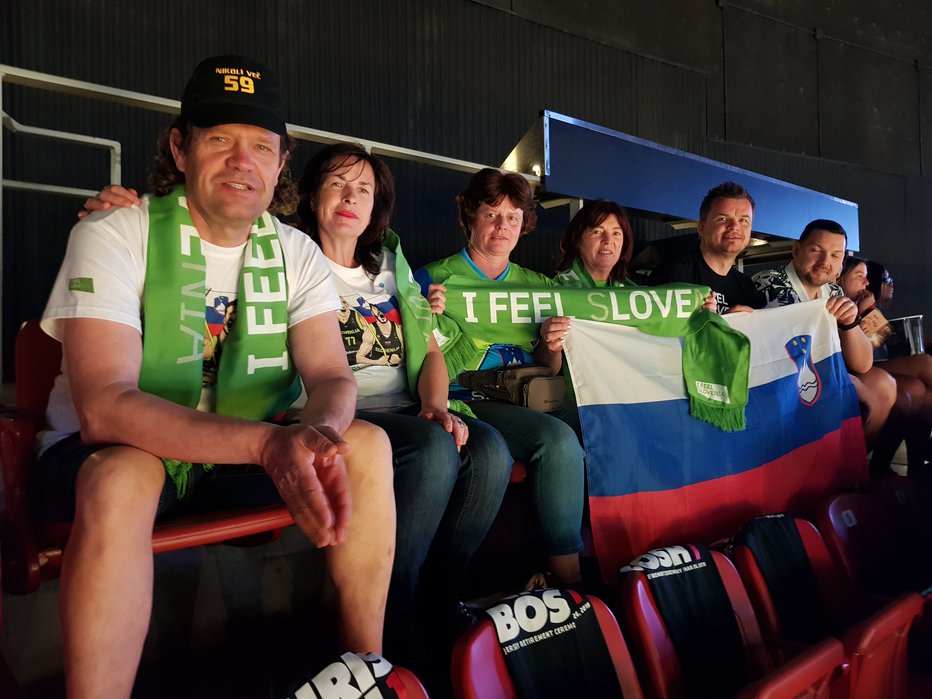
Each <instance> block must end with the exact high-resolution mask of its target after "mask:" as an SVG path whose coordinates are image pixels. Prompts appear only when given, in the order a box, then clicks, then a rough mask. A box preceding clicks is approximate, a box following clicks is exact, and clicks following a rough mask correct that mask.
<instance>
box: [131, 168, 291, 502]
mask: <svg viewBox="0 0 932 699" xmlns="http://www.w3.org/2000/svg"><path fill="white" fill-rule="evenodd" d="M206 275H207V261H206V259H205V257H204V254H203V252H202V251H201V239H200V237H199V236H198V233H197V229H196V228H195V227H194V223H193V221H192V220H191V214H190V213H189V212H188V208H187V200H186V198H185V190H184V187H183V186H179V187H176V188H175V189H174V190H173V191H172V192H171V193H170V194H168V195H166V196H164V197H152V198H151V199H149V236H148V249H147V259H146V280H145V286H144V291H143V333H142V336H143V350H142V367H141V369H140V372H139V387H140V389H142V390H143V391H145V392H147V393H152V394H154V395H156V396H159V397H161V398H165V399H166V400H170V401H172V402H173V403H177V404H178V405H183V406H186V407H189V408H194V407H197V404H198V401H199V399H200V395H201V389H202V384H203V371H204V365H203V362H204V333H205V329H206V320H205V311H206V300H205V299H206V294H207V288H206ZM216 391H217V402H216V406H217V407H216V411H217V413H218V414H220V415H229V416H233V417H239V418H243V419H247V420H264V419H267V418H269V417H272V416H275V415H277V414H279V413H280V412H282V411H284V410H285V409H286V408H287V407H288V406H289V405H291V403H292V402H293V401H294V399H295V398H296V397H297V396H298V394H299V393H300V385H299V383H298V377H297V372H296V371H295V368H294V365H293V363H292V362H291V357H290V355H289V353H288V284H287V280H286V275H285V259H284V253H283V252H282V245H281V241H280V240H279V237H278V231H277V229H276V228H275V224H274V222H273V220H272V217H271V216H270V215H269V214H268V213H267V212H266V213H263V215H262V217H261V218H259V219H258V220H257V221H256V222H255V223H254V224H253V226H252V230H251V231H250V233H249V239H248V241H247V243H246V251H245V257H244V260H243V268H242V271H241V272H240V277H239V284H238V295H237V318H236V322H235V323H234V324H233V328H232V331H231V332H230V335H229V336H228V337H227V338H226V341H225V343H224V346H223V361H222V362H221V363H220V367H219V370H218V375H217V386H216ZM164 461H165V467H166V469H167V470H168V473H169V475H170V476H171V477H172V480H174V482H175V485H176V487H177V488H178V494H179V496H181V497H183V496H184V494H185V492H186V490H187V481H188V475H189V473H190V470H191V468H192V465H191V464H190V463H186V462H179V461H176V460H173V459H164ZM208 467H209V465H205V468H208Z"/></svg>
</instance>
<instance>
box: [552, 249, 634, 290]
mask: <svg viewBox="0 0 932 699" xmlns="http://www.w3.org/2000/svg"><path fill="white" fill-rule="evenodd" d="M553 280H554V281H555V282H556V283H557V284H559V285H560V286H565V287H567V288H569V289H596V288H604V287H606V286H608V287H613V288H620V287H623V286H634V283H633V282H631V281H630V280H627V279H626V280H625V281H624V282H619V281H608V282H606V283H604V284H602V285H601V286H599V285H598V284H596V283H595V280H593V278H592V275H591V274H589V270H588V269H586V266H585V265H584V264H583V263H582V260H580V259H579V258H578V257H577V258H576V259H574V260H573V264H572V265H570V268H569V269H565V270H563V271H562V272H557V273H556V274H555V275H554V277H553Z"/></svg>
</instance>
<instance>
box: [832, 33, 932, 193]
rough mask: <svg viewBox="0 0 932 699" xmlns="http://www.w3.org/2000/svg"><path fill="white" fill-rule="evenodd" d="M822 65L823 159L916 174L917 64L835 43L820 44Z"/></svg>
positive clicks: (917, 153)
mask: <svg viewBox="0 0 932 699" xmlns="http://www.w3.org/2000/svg"><path fill="white" fill-rule="evenodd" d="M819 66H820V70H819V73H820V83H821V103H820V104H821V107H820V111H821V113H822V156H823V157H826V158H832V159H836V160H847V161H849V162H857V163H859V164H861V165H863V166H865V167H870V168H875V169H877V170H884V171H887V172H895V173H900V174H904V175H918V174H919V164H920V154H919V113H918V112H919V106H918V84H917V73H916V69H915V66H914V65H913V64H911V63H906V62H904V61H900V60H896V59H893V58H888V57H886V56H881V55H878V54H876V53H872V52H870V51H865V50H862V49H858V48H855V47H852V46H847V45H844V44H839V43H837V42H833V41H821V42H820V43H819ZM853 115H857V118H852V117H853Z"/></svg>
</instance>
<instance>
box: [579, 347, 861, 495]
mask: <svg viewBox="0 0 932 699" xmlns="http://www.w3.org/2000/svg"><path fill="white" fill-rule="evenodd" d="M816 368H817V370H818V373H819V375H820V376H821V379H822V393H821V396H820V398H819V400H817V401H816V403H815V404H814V405H813V406H811V407H806V406H804V405H802V404H801V402H800V399H799V393H798V391H797V388H796V380H797V377H796V374H795V373H794V374H791V375H789V376H786V377H784V378H781V379H777V380H775V381H772V382H770V383H767V384H763V385H760V386H756V387H754V388H752V389H751V392H750V396H749V399H748V406H747V424H748V426H747V429H745V430H743V431H740V432H727V433H726V432H722V431H721V430H720V429H718V428H717V427H714V426H712V425H710V424H708V423H705V422H702V421H700V420H697V419H695V418H693V417H690V415H689V402H688V401H687V400H686V399H682V400H672V401H660V402H652V403H633V404H615V405H612V404H609V405H590V406H580V408H579V414H580V420H581V422H582V428H583V434H584V437H585V441H586V452H587V459H588V460H589V463H590V467H589V494H590V495H592V496H615V495H627V494H629V493H635V492H641V491H660V490H670V489H673V488H681V487H683V486H686V485H691V484H694V483H701V482H704V481H708V480H711V479H714V478H721V477H723V476H729V475H733V474H737V473H743V472H745V471H749V470H751V469H754V468H757V467H759V466H763V465H764V464H766V463H768V462H770V461H773V460H775V459H777V458H779V457H781V456H784V455H785V454H787V453H789V452H791V451H793V450H794V449H796V448H798V447H800V446H803V445H805V444H809V443H811V442H815V441H817V440H819V439H821V438H822V437H824V436H825V435H826V434H828V433H830V432H834V431H836V430H837V429H838V427H839V424H840V423H841V421H842V420H845V419H848V418H851V417H854V416H856V415H858V414H859V412H858V411H859V405H858V401H857V397H856V395H855V392H854V387H853V386H852V385H851V381H850V380H849V378H848V374H847V371H846V370H845V367H844V363H843V361H842V358H841V354H840V353H836V354H834V355H832V356H830V357H828V358H826V359H824V360H822V361H821V362H819V363H818V364H817V365H816ZM594 463H600V464H602V465H604V464H614V466H613V467H611V468H604V467H598V468H593V467H592V464H594ZM806 467H807V466H806V464H800V468H806Z"/></svg>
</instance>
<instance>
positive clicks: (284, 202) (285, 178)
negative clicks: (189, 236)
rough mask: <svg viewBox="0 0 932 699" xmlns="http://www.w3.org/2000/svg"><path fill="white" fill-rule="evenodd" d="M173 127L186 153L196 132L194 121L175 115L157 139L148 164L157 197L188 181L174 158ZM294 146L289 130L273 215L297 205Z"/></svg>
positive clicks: (282, 148) (288, 211)
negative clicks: (291, 165) (290, 164)
mask: <svg viewBox="0 0 932 699" xmlns="http://www.w3.org/2000/svg"><path fill="white" fill-rule="evenodd" d="M172 129H178V132H179V133H180V134H181V150H182V151H183V152H185V153H187V152H188V149H189V148H190V147H191V140H192V138H193V136H194V131H193V129H192V125H191V123H190V122H189V121H188V120H187V119H182V118H181V117H178V118H177V119H175V123H173V124H172V125H171V126H169V127H168V128H167V129H165V130H163V131H162V133H160V134H159V137H158V139H157V140H156V142H155V157H154V158H153V160H152V165H151V166H150V167H149V177H148V188H149V191H150V192H152V193H153V194H154V195H155V196H157V197H164V196H165V195H166V194H169V193H170V192H171V191H172V190H173V189H174V188H175V187H177V186H178V185H179V184H184V181H185V180H184V173H183V172H181V171H180V170H179V169H178V167H177V166H176V165H175V158H174V156H173V155H172V149H171V132H172ZM294 146H295V142H294V139H293V138H291V136H289V135H288V134H283V135H282V136H281V146H280V155H281V159H282V161H283V162H284V163H285V167H283V168H282V171H281V174H279V176H278V183H277V184H276V185H275V193H274V194H273V195H272V203H271V204H269V206H268V209H267V210H268V212H269V213H270V214H272V215H274V216H287V215H288V214H291V213H293V212H294V210H295V207H297V205H298V189H297V186H296V185H295V183H294V181H293V180H292V179H291V169H290V168H289V167H288V159H289V158H290V157H291V153H292V151H293V150H294Z"/></svg>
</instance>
